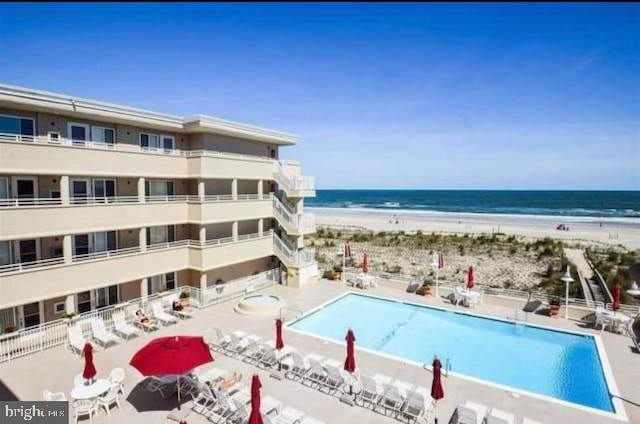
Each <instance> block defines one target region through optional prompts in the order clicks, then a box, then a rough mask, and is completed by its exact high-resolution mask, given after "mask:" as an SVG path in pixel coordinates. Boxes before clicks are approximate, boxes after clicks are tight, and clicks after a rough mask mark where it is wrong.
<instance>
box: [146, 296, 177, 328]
mask: <svg viewBox="0 0 640 424" xmlns="http://www.w3.org/2000/svg"><path fill="white" fill-rule="evenodd" d="M151 308H152V311H153V316H154V317H155V318H156V319H157V320H158V321H159V322H160V323H162V325H165V326H166V325H170V324H175V323H177V322H178V318H176V317H174V316H173V315H171V314H169V313H167V312H165V310H164V309H162V301H157V302H153V303H152V304H151Z"/></svg>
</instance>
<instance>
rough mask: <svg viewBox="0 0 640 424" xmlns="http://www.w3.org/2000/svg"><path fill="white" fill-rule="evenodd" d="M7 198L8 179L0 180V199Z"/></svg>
mask: <svg viewBox="0 0 640 424" xmlns="http://www.w3.org/2000/svg"><path fill="white" fill-rule="evenodd" d="M8 198H9V179H8V178H0V199H8Z"/></svg>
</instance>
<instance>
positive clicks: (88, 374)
mask: <svg viewBox="0 0 640 424" xmlns="http://www.w3.org/2000/svg"><path fill="white" fill-rule="evenodd" d="M82 356H84V370H83V371H82V378H84V379H85V380H93V377H95V376H96V374H97V373H98V372H97V371H96V367H95V365H93V346H91V343H85V344H84V347H83V348H82Z"/></svg>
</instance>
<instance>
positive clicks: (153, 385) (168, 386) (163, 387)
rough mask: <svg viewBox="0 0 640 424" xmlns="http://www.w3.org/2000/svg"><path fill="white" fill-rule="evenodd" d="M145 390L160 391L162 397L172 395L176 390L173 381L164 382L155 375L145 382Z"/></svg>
mask: <svg viewBox="0 0 640 424" xmlns="http://www.w3.org/2000/svg"><path fill="white" fill-rule="evenodd" d="M147 390H148V391H150V392H151V393H155V392H157V393H160V396H162V398H163V399H166V398H167V397H169V396H171V395H173V394H174V393H175V392H176V390H177V385H176V383H175V382H166V381H163V380H161V379H159V378H157V377H153V376H151V377H150V380H149V382H148V383H147Z"/></svg>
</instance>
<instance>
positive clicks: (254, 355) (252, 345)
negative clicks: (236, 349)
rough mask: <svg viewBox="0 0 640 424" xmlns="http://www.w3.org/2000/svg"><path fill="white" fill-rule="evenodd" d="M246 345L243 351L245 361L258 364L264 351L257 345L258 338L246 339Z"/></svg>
mask: <svg viewBox="0 0 640 424" xmlns="http://www.w3.org/2000/svg"><path fill="white" fill-rule="evenodd" d="M247 343H248V344H247V348H246V349H245V351H244V358H245V360H246V361H247V362H260V358H262V355H263V354H264V351H263V347H262V346H261V345H260V343H259V337H247Z"/></svg>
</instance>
